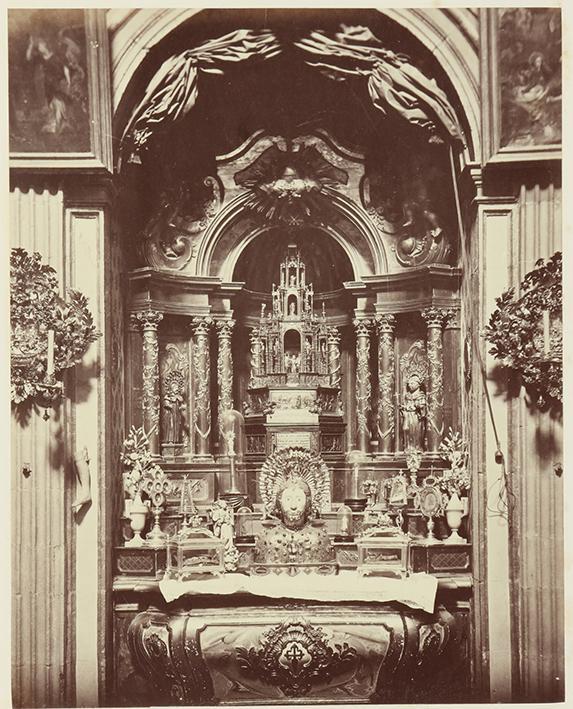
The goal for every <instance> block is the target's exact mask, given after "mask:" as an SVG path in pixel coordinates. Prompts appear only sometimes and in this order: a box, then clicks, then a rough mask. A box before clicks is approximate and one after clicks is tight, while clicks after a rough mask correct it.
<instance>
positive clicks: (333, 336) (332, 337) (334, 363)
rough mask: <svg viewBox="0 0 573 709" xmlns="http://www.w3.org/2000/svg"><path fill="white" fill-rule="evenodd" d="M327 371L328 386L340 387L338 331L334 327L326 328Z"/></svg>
mask: <svg viewBox="0 0 573 709" xmlns="http://www.w3.org/2000/svg"><path fill="white" fill-rule="evenodd" d="M328 371H329V373H330V386H331V387H340V381H341V373H340V332H339V331H338V328H335V327H331V328H329V329H328Z"/></svg>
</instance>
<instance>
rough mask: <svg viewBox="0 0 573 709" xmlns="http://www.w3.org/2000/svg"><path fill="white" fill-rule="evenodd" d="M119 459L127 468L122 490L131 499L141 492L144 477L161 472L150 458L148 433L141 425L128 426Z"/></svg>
mask: <svg viewBox="0 0 573 709" xmlns="http://www.w3.org/2000/svg"><path fill="white" fill-rule="evenodd" d="M120 459H121V462H122V463H123V464H124V465H125V467H126V468H127V472H126V473H125V474H124V478H123V486H124V490H125V492H126V493H127V494H128V495H129V496H130V498H131V499H132V500H133V499H135V497H136V496H137V495H138V494H141V492H142V483H143V480H144V479H146V478H150V477H152V476H153V474H154V473H158V471H161V472H163V471H162V469H161V467H160V466H159V465H157V463H155V462H154V460H153V458H152V455H151V452H150V450H149V434H147V433H146V432H145V430H144V429H143V428H142V427H140V428H136V427H135V426H132V427H131V428H130V430H129V434H128V436H127V438H126V439H125V441H124V442H123V450H122V452H121V455H120Z"/></svg>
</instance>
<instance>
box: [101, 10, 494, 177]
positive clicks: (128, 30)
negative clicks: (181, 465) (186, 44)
mask: <svg viewBox="0 0 573 709" xmlns="http://www.w3.org/2000/svg"><path fill="white" fill-rule="evenodd" d="M373 9H375V8H373ZM376 11H377V12H380V13H382V14H383V15H385V16H386V17H388V18H389V19H391V20H393V21H394V22H396V23H398V24H399V25H401V26H402V27H404V28H405V29H407V30H408V31H409V32H410V33H411V34H412V35H413V36H414V37H415V38H416V39H417V40H418V41H419V42H420V43H421V44H422V45H423V46H424V47H425V48H426V49H427V50H429V51H430V52H431V53H432V54H433V55H434V56H435V57H436V60H437V61H438V62H439V64H440V65H441V66H442V68H443V70H444V71H445V72H446V73H447V74H448V76H449V78H450V81H451V82H452V85H453V87H454V90H455V92H456V94H457V97H458V99H459V101H460V103H461V105H462V108H463V111H464V114H465V119H466V122H467V125H468V126H469V136H468V143H469V144H468V146H466V148H465V149H464V151H463V153H462V159H463V161H464V162H465V163H466V164H468V163H470V162H473V161H474V160H475V159H476V156H477V158H479V156H480V154H481V131H480V111H481V109H480V100H479V56H478V45H479V27H478V24H479V22H478V14H477V13H478V10H477V9H475V8H473V9H472V8H465V9H452V10H448V9H445V8H444V9H429V8H428V9H399V10H397V9H391V8H385V9H376ZM199 12H201V10H198V9H183V8H177V9H161V10H151V9H138V10H111V11H108V29H109V31H110V39H111V64H112V92H113V110H114V115H115V114H116V113H117V111H118V108H119V105H120V102H121V101H122V98H123V96H124V94H125V93H126V90H127V88H128V85H129V84H130V82H131V80H132V79H133V78H134V77H135V75H136V73H137V70H138V67H139V66H140V64H141V63H142V62H143V60H144V59H145V57H146V56H147V54H148V52H149V50H150V49H151V48H152V47H154V46H156V45H157V44H158V43H159V42H161V40H163V39H164V38H165V37H166V36H167V35H168V34H169V33H170V32H171V31H173V30H174V29H176V28H177V27H179V26H180V25H181V24H182V23H183V22H186V21H187V20H189V19H191V18H192V17H193V16H194V15H196V14H198V13H199ZM459 118H461V116H460V117H459ZM462 123H463V121H462Z"/></svg>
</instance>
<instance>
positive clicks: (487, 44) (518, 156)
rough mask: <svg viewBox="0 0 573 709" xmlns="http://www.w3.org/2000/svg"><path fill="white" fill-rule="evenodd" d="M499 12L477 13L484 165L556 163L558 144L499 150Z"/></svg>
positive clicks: (500, 126)
mask: <svg viewBox="0 0 573 709" xmlns="http://www.w3.org/2000/svg"><path fill="white" fill-rule="evenodd" d="M500 9H503V8H481V9H480V57H481V58H480V75H481V105H482V127H483V140H482V161H483V164H484V165H485V164H488V163H515V162H531V161H538V160H559V159H561V142H559V143H548V144H540V145H528V146H520V145H507V146H502V144H501V136H502V110H503V107H502V101H501V80H500V71H499V32H498V12H499V11H500ZM540 9H541V8H540ZM546 9H558V8H546Z"/></svg>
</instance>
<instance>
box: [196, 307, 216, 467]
mask: <svg viewBox="0 0 573 709" xmlns="http://www.w3.org/2000/svg"><path fill="white" fill-rule="evenodd" d="M212 323H213V321H212V319H211V318H210V317H203V318H200V317H197V318H193V321H192V326H193V374H194V394H195V396H194V407H193V429H194V431H195V434H196V444H197V445H196V449H195V452H196V453H198V454H199V455H206V454H208V453H209V450H208V439H209V435H210V433H211V397H210V376H209V375H210V358H209V331H210V328H211V325H212Z"/></svg>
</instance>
